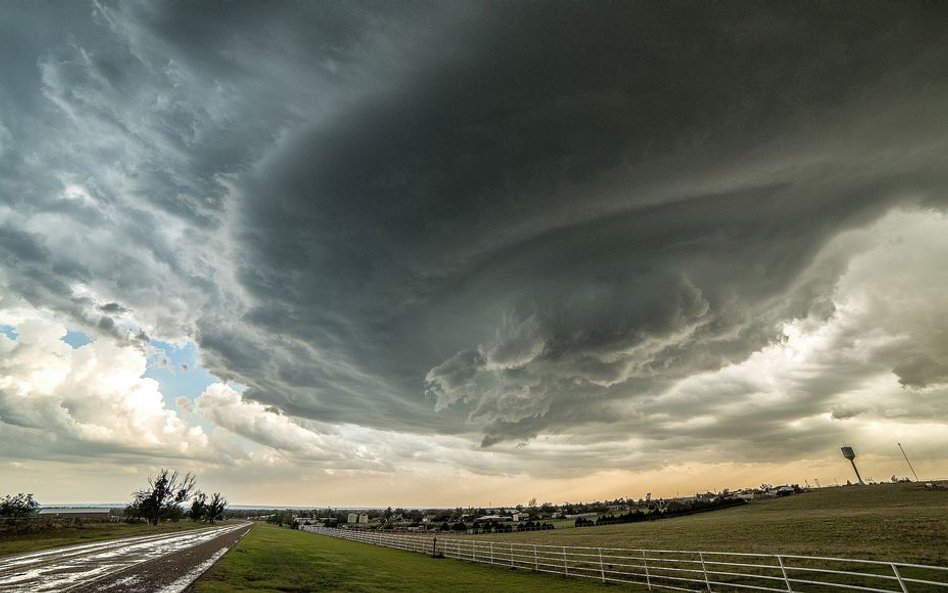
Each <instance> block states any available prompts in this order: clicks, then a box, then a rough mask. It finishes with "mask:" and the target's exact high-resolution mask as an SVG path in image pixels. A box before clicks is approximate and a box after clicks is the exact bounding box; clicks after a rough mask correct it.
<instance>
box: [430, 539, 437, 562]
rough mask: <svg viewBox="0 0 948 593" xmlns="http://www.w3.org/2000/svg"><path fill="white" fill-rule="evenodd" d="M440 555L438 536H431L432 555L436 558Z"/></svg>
mask: <svg viewBox="0 0 948 593" xmlns="http://www.w3.org/2000/svg"><path fill="white" fill-rule="evenodd" d="M437 556H438V538H436V537H433V538H431V557H432V558H436V557H437Z"/></svg>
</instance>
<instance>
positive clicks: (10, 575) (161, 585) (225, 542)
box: [0, 523, 250, 593]
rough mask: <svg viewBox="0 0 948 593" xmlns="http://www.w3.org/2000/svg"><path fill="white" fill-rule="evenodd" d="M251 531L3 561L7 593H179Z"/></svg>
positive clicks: (156, 538) (201, 532) (131, 541)
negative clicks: (101, 592) (99, 592)
mask: <svg viewBox="0 0 948 593" xmlns="http://www.w3.org/2000/svg"><path fill="white" fill-rule="evenodd" d="M249 529H250V525H249V524H246V523H243V524H240V525H227V526H221V527H210V528H206V529H197V530H193V531H185V532H178V533H173V534H165V535H149V536H141V537H131V538H124V539H119V540H111V541H105V542H95V543H91V544H81V545H77V546H69V547H66V548H57V549H54V550H45V551H42V552H33V553H30V554H21V555H17V556H11V557H9V558H4V559H2V560H0V591H2V592H4V593H34V592H35V593H52V592H63V593H65V592H67V591H68V592H70V593H91V592H93V591H96V592H98V591H103V592H108V593H138V592H141V593H179V592H181V591H184V590H185V589H186V588H187V587H188V586H189V585H190V584H191V583H192V582H193V581H194V580H195V579H197V578H198V577H199V576H201V574H203V573H204V571H206V570H207V569H208V568H210V567H211V565H213V564H214V562H216V561H217V560H218V559H219V558H220V557H221V556H223V555H224V553H225V552H226V551H227V550H228V549H230V548H231V547H233V545H234V544H235V543H236V542H237V541H238V540H239V539H240V538H241V537H243V536H244V534H245V533H247V531H248V530H249Z"/></svg>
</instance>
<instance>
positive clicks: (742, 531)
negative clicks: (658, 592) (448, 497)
mask: <svg viewBox="0 0 948 593" xmlns="http://www.w3.org/2000/svg"><path fill="white" fill-rule="evenodd" d="M476 537H477V538H478V539H494V540H500V541H516V542H529V543H543V544H554V545H567V546H594V547H598V546H608V547H623V548H651V549H655V548H665V549H681V550H703V551H733V552H761V553H782V554H799V555H813V556H840V557H845V558H859V559H866V560H889V561H895V562H914V563H920V564H935V565H940V566H945V565H948V489H940V490H929V489H925V488H924V487H923V486H922V485H921V484H882V485H876V486H853V487H842V488H824V489H821V490H815V491H811V492H807V493H804V494H798V495H794V496H788V497H785V498H771V499H765V500H759V501H755V502H752V503H751V504H748V505H746V506H741V507H737V508H731V509H725V510H720V511H714V512H709V513H703V514H698V515H690V516H686V517H679V518H675V519H663V520H660V521H651V522H645V523H628V524H624V525H609V526H603V527H583V528H576V529H557V530H553V531H535V532H525V533H509V534H493V535H478V536H476Z"/></svg>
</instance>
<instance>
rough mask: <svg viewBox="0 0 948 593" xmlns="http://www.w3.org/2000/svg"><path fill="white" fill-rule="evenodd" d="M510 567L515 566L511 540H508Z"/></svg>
mask: <svg viewBox="0 0 948 593" xmlns="http://www.w3.org/2000/svg"><path fill="white" fill-rule="evenodd" d="M510 568H515V567H514V558H513V542H510Z"/></svg>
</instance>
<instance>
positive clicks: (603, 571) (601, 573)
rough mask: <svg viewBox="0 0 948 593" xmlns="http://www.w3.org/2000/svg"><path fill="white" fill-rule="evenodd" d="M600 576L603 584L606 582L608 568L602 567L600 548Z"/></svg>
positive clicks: (600, 549)
mask: <svg viewBox="0 0 948 593" xmlns="http://www.w3.org/2000/svg"><path fill="white" fill-rule="evenodd" d="M599 576H601V577H602V582H603V583H605V582H606V568H605V567H604V566H603V565H602V548H599Z"/></svg>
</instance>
